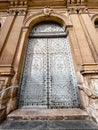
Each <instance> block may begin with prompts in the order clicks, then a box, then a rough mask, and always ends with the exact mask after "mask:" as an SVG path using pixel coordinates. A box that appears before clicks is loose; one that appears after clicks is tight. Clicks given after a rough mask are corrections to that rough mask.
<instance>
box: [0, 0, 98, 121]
mask: <svg viewBox="0 0 98 130" xmlns="http://www.w3.org/2000/svg"><path fill="white" fill-rule="evenodd" d="M0 1H1V0H0ZM42 5H43V6H42ZM58 5H59V6H58ZM0 7H1V10H0V23H1V25H2V27H1V29H0V120H2V119H3V118H5V117H6V115H7V114H8V113H10V112H11V111H13V110H14V109H15V108H16V99H17V98H16V97H17V91H18V86H19V80H20V75H21V71H22V65H23V61H24V54H25V49H26V43H27V40H28V35H29V31H30V29H31V27H32V26H34V25H35V24H36V23H38V22H41V21H45V20H50V21H56V22H58V23H59V24H61V25H62V26H63V27H64V28H65V31H66V32H68V38H69V41H70V47H71V52H72V57H73V61H74V67H75V71H76V75H78V76H77V77H78V79H81V80H78V79H77V81H78V84H79V89H80V97H81V103H82V108H83V109H85V110H86V111H87V112H88V113H89V115H90V116H91V117H92V118H93V119H94V120H95V121H96V122H97V116H95V115H97V109H98V104H97V102H98V101H97V97H98V94H97V93H98V89H97V83H98V64H97V63H98V32H97V31H96V29H95V27H94V19H95V18H97V17H98V9H97V8H96V7H98V3H97V2H93V4H91V1H90V2H89V1H88V2H87V1H85V0H81V1H79V0H77V1H76V0H75V1H72V0H71V1H66V0H65V1H63V0H59V3H58V2H57V1H56V0H55V1H54V2H53V3H52V1H51V0H47V1H46V2H43V1H42V0H40V1H39V3H38V2H34V1H32V2H31V1H29V0H28V1H27V0H20V1H15V0H14V1H13V0H12V1H10V2H9V1H6V2H4V1H3V0H2V2H1V3H0ZM79 77H82V78H79ZM93 106H94V110H93V109H92V108H93Z"/></svg>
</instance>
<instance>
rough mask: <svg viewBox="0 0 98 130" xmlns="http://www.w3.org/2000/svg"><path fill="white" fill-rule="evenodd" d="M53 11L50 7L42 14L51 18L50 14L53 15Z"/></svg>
mask: <svg viewBox="0 0 98 130" xmlns="http://www.w3.org/2000/svg"><path fill="white" fill-rule="evenodd" d="M52 11H53V9H51V8H50V7H49V6H47V7H45V8H44V9H43V10H42V12H43V14H44V15H45V16H50V14H51V13H52Z"/></svg>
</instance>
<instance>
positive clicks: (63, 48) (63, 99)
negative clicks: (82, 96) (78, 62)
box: [48, 38, 79, 108]
mask: <svg viewBox="0 0 98 130" xmlns="http://www.w3.org/2000/svg"><path fill="white" fill-rule="evenodd" d="M48 45H49V58H50V75H51V76H50V77H51V83H50V95H49V96H50V98H49V99H50V102H49V105H50V108H67V107H78V104H79V102H78V96H77V95H78V94H77V84H76V79H75V73H74V69H73V64H72V59H71V54H70V48H69V43H68V40H67V38H51V39H50V38H49V39H48Z"/></svg>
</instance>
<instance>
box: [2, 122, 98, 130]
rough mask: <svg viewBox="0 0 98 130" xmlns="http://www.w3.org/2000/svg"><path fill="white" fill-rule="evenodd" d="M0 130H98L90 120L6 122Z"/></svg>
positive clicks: (97, 126)
mask: <svg viewBox="0 0 98 130" xmlns="http://www.w3.org/2000/svg"><path fill="white" fill-rule="evenodd" d="M0 130H98V125H97V124H95V123H94V122H92V121H90V120H44V121H42V120H37V121H34V120H31V121H30V120H13V121H11V120H7V121H4V122H3V123H2V124H1V125H0Z"/></svg>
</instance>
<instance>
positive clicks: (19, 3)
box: [9, 0, 27, 7]
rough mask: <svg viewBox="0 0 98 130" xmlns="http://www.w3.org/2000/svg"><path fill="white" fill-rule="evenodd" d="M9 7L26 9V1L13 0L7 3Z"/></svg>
mask: <svg viewBox="0 0 98 130" xmlns="http://www.w3.org/2000/svg"><path fill="white" fill-rule="evenodd" d="M9 6H10V7H27V0H24V1H21V0H20V1H17V0H15V1H13V0H11V1H10V2H9Z"/></svg>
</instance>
